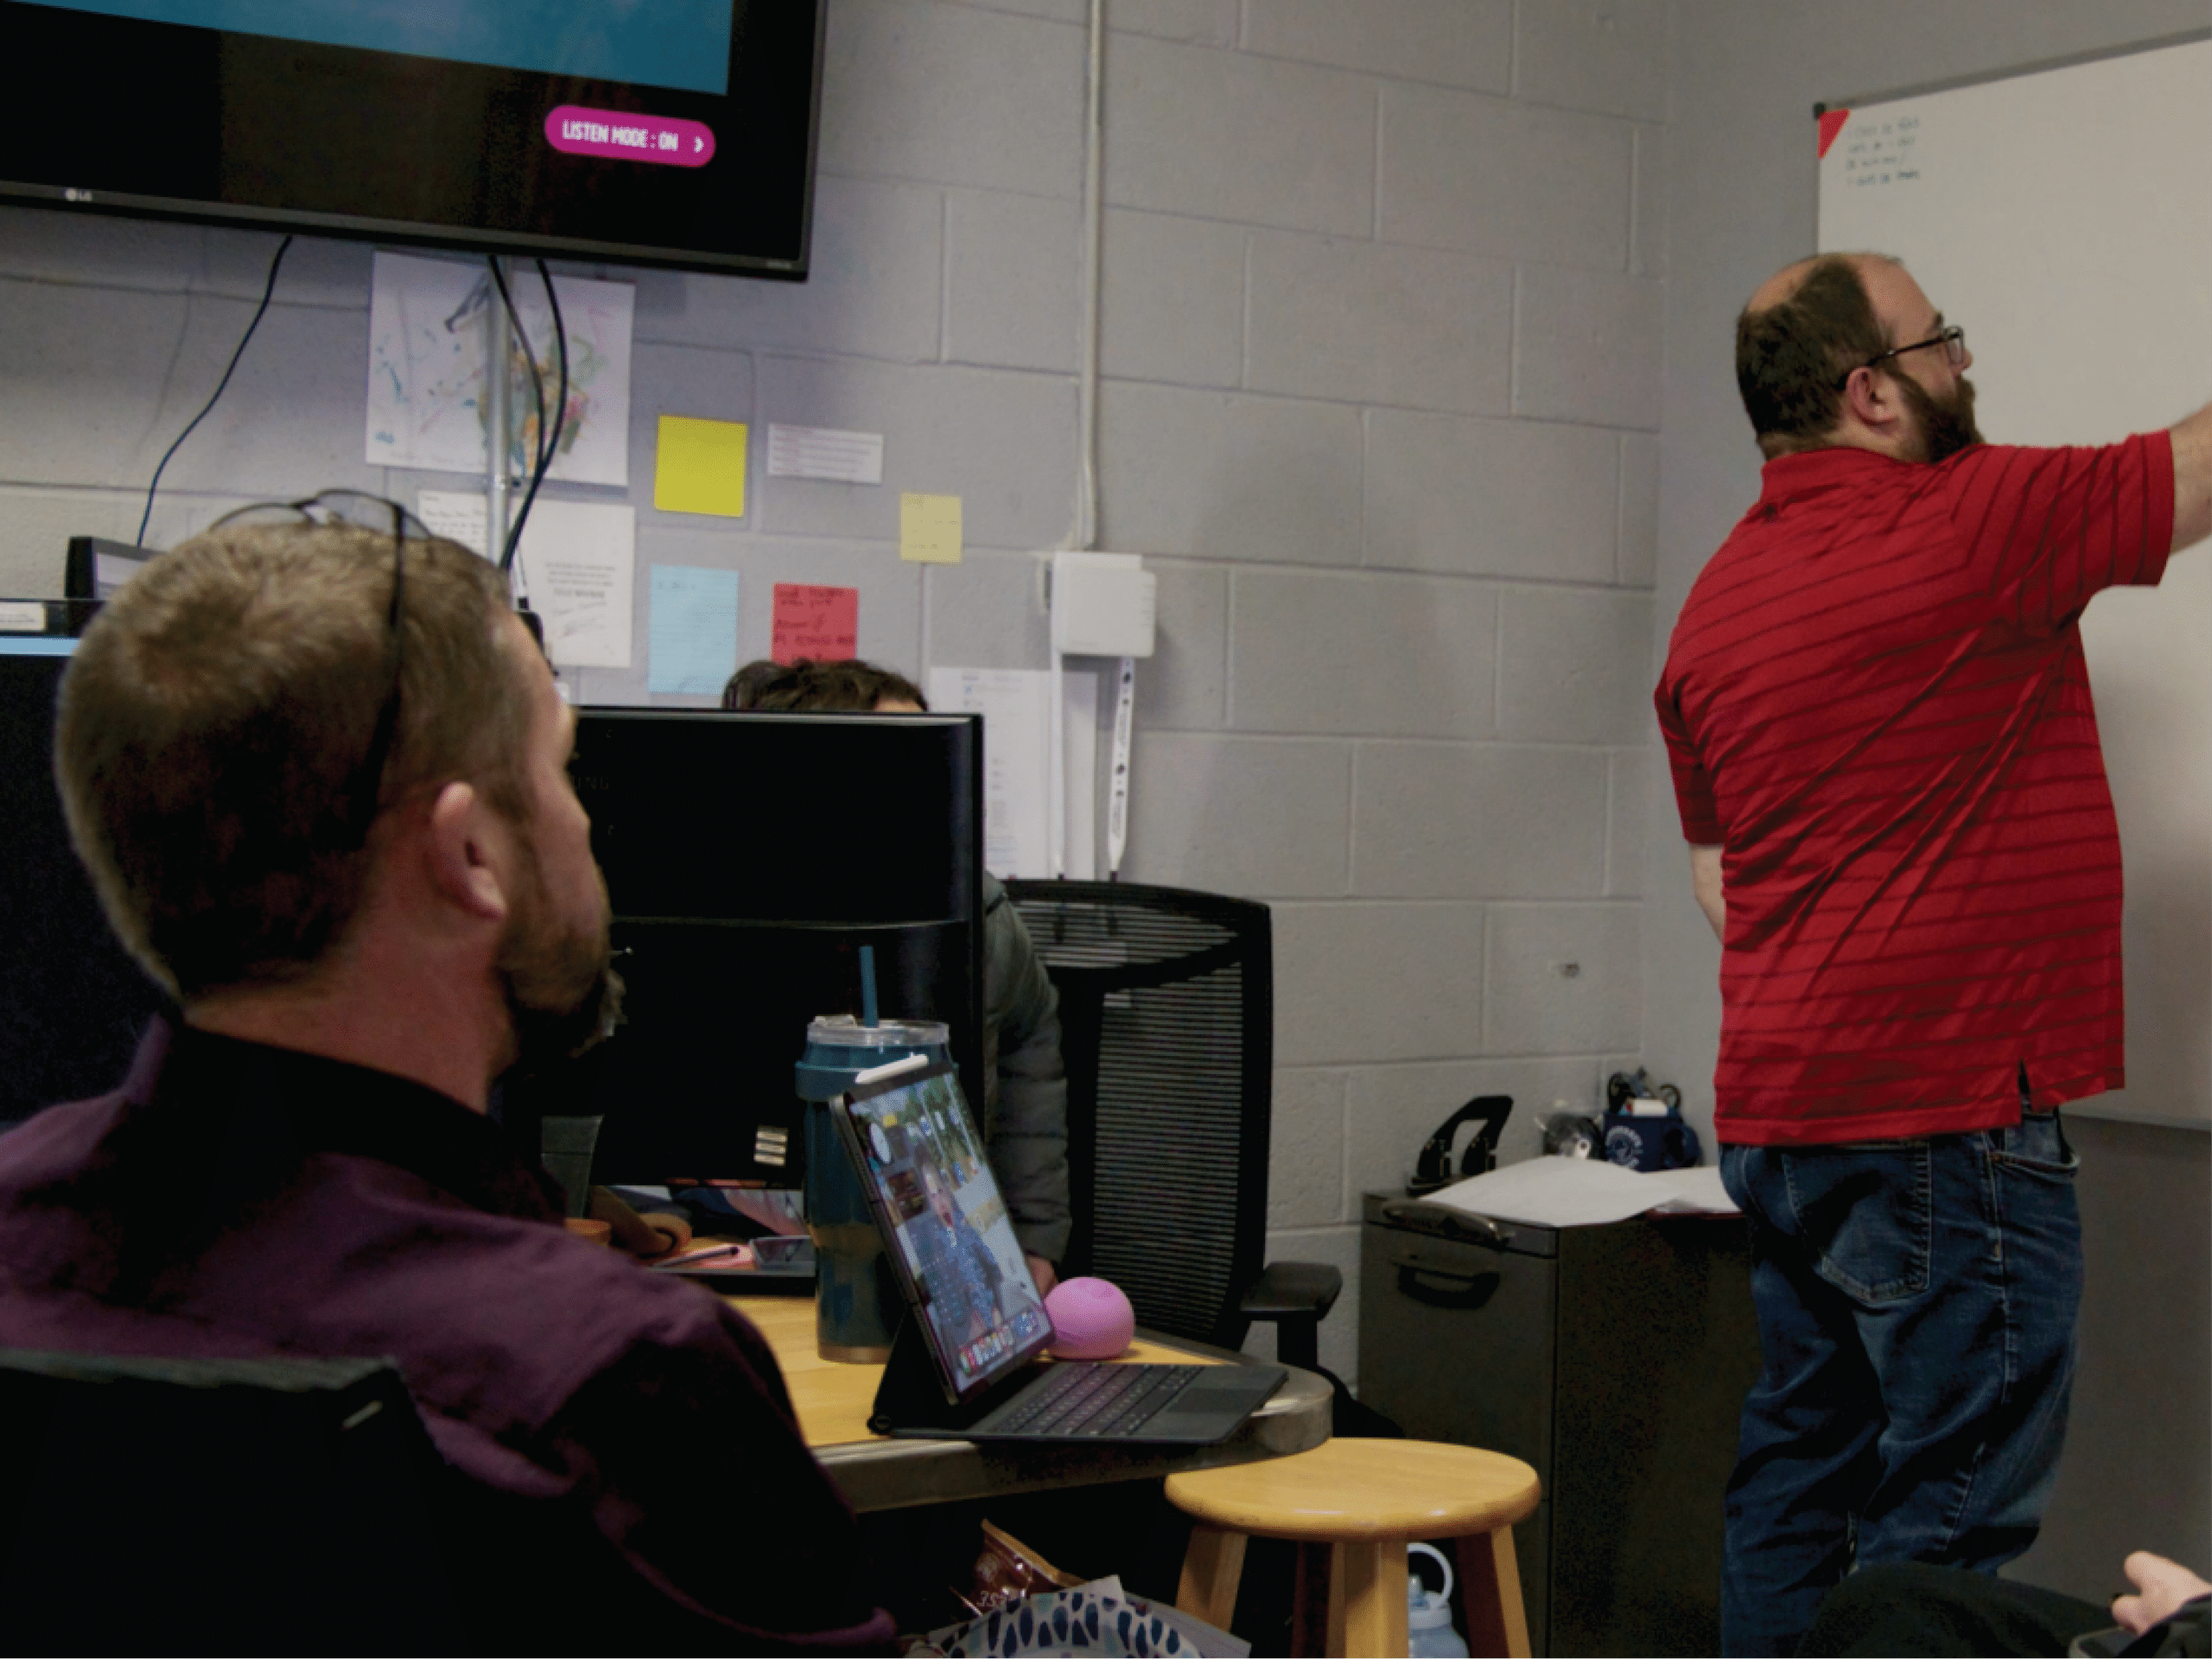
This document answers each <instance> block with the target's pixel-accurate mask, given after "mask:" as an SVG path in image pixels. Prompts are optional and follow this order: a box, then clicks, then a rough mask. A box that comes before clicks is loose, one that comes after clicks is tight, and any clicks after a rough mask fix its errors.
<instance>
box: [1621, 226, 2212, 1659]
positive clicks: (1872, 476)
mask: <svg viewBox="0 0 2212 1659" xmlns="http://www.w3.org/2000/svg"><path fill="white" fill-rule="evenodd" d="M1973 360H1974V359H1973V358H1972V356H1971V355H1970V354H1969V353H1967V349H1966V340H1965V336H1964V333H1963V331H1962V330H1961V329H1959V328H1957V327H1948V326H1946V324H1945V322H1944V320H1943V317H1942V314H1941V313H1940V312H1937V311H1936V309H1935V308H1933V307H1932V306H1931V305H1930V304H1929V301H1928V298H1927V296H1925V295H1924V294H1923V293H1922V292H1921V291H1920V288H1919V286H1918V284H1917V283H1915V282H1914V281H1913V280H1912V278H1911V277H1910V276H1908V275H1907V274H1906V272H1905V271H1904V268H1903V267H1902V266H1901V265H1899V264H1897V263H1896V262H1895V261H1893V260H1889V259H1885V258H1882V257H1878V256H1873V255H1847V256H1832V257H1821V258H1817V259H1808V260H1805V261H1802V262H1800V263H1799V264H1794V265H1791V266H1789V268H1788V269H1787V270H1783V271H1782V272H1780V273H1778V274H1777V276H1775V277H1772V278H1771V279H1770V280H1769V281H1768V282H1767V283H1765V284H1764V285H1763V286H1762V287H1761V288H1760V289H1759V290H1758V292H1757V293H1756V294H1754V295H1753V296H1751V303H1750V304H1749V305H1748V306H1747V307H1746V308H1745V311H1744V314H1743V315H1742V317H1741V318H1740V319H1738V325H1737V337H1736V370H1737V379H1738V385H1739V387H1740V389H1741V391H1742V392H1743V397H1744V403H1745V409H1746V410H1747V411H1748V412H1749V413H1750V415H1751V424H1752V427H1753V429H1754V430H1755V431H1756V432H1757V434H1758V442H1759V448H1760V449H1761V451H1762V453H1764V454H1765V455H1766V457H1767V464H1766V468H1765V473H1764V488H1763V490H1762V493H1761V495H1760V498H1759V500H1758V503H1757V505H1754V506H1753V507H1752V508H1751V512H1749V513H1748V514H1747V515H1745V518H1743V520H1742V521H1741V522H1740V523H1738V525H1737V526H1736V528H1735V530H1734V531H1733V532H1732V534H1731V535H1730V537H1729V538H1728V540H1727V542H1726V544H1725V545H1723V546H1722V548H1721V549H1720V550H1719V552H1718V553H1716V554H1715V555H1714V556H1713V560H1712V562H1711V563H1709V564H1707V567H1706V569H1705V570H1704V572H1703V573H1702V574H1701V575H1700V576H1699V578H1698V581H1697V582H1696V584H1695V585H1694V587H1693V588H1692V589H1691V592H1690V595H1689V598H1688V601H1686V602H1685V604H1684V605H1683V607H1682V613H1681V618H1680V620H1678V621H1677V623H1676V624H1675V633H1674V639H1673V641H1672V644H1671V645H1670V647H1669V652H1668V660H1667V666H1666V671H1665V673H1664V674H1663V676H1662V678H1661V680H1660V683H1659V689H1658V692H1657V695H1656V702H1657V705H1658V711H1659V721H1660V725H1661V728H1662V731H1663V732H1664V734H1665V735H1666V740H1667V747H1668V753H1669V760H1670V763H1671V765H1672V766H1673V771H1674V779H1675V797H1676V801H1677V804H1678V805H1679V807H1680V809H1681V820H1682V829H1683V832H1684V835H1685V836H1687V838H1688V841H1689V842H1690V867H1691V875H1692V880H1693V882H1694V887H1695V889H1696V893H1697V897H1698V901H1699V903H1700V906H1702V907H1703V909H1704V910H1705V912H1706V914H1707V917H1708V918H1710V919H1711V921H1712V923H1713V930H1714V931H1715V932H1717V933H1718V934H1719V936H1720V938H1721V943H1722V951H1721V969H1720V985H1721V1006H1722V1014H1721V1035H1720V1058H1719V1067H1718V1069H1717V1071H1716V1074H1715V1077H1714V1084H1713V1087H1714V1101H1715V1105H1714V1127H1715V1129H1716V1131H1717V1135H1718V1139H1719V1141H1720V1142H1721V1146H1722V1151H1721V1174H1722V1178H1723V1179H1724V1180H1725V1181H1726V1184H1727V1186H1728V1190H1729V1192H1731V1193H1732V1195H1733V1196H1734V1198H1736V1200H1737V1202H1738V1203H1739V1204H1740V1205H1742V1206H1743V1208H1744V1211H1745V1214H1746V1215H1747V1216H1748V1217H1750V1220H1751V1243H1752V1290H1753V1295H1754V1298H1755V1300H1756V1301H1757V1304H1758V1317H1759V1330H1760V1341H1761V1346H1762V1349H1763V1351H1764V1370H1763V1371H1762V1374H1761V1376H1760V1378H1759V1381H1758V1383H1757V1384H1756V1385H1755V1386H1754V1387H1753V1389H1752V1390H1751V1394H1750V1395H1749V1397H1748V1398H1747V1399H1746V1400H1745V1405H1744V1416H1743V1427H1742V1435H1741V1440H1740V1445H1739V1449H1738V1465H1737V1468H1736V1472H1735V1474H1734V1476H1733V1478H1732V1479H1731V1481H1730V1483H1729V1491H1728V1505H1727V1559H1726V1573H1725V1582H1724V1586H1723V1596H1722V1609H1721V1619H1722V1641H1723V1644H1724V1646H1725V1648H1726V1650H1727V1651H1728V1652H1730V1653H1784V1654H1786V1653H1790V1652H1793V1651H1795V1649H1796V1642H1797V1639H1798V1637H1800V1636H1801V1635H1802V1633H1803V1631H1804V1630H1805V1629H1806V1627H1807V1626H1808V1624H1810V1623H1811V1620H1812V1616H1813V1610H1814V1608H1815V1605H1817V1604H1818V1602H1819V1600H1820V1599H1821V1594H1822V1593H1823V1592H1825V1591H1827V1589H1828V1588H1829V1587H1830V1586H1833V1585H1834V1584H1835V1583H1836V1582H1837V1581H1838V1580H1840V1578H1841V1577H1842V1576H1843V1574H1844V1573H1846V1572H1847V1571H1848V1570H1849V1569H1850V1567H1852V1566H1853V1564H1854V1563H1871V1562H1873V1561H1878V1560H1923V1561H1935V1562H1941V1563H1945V1564H1948V1565H1952V1566H1958V1567H1974V1568H1979V1569H1980V1570H1984V1571H1990V1572H1993V1571H1994V1570H1995V1569H1996V1568H1997V1567H1999V1565H2001V1564H2002V1563H2003V1562H2005V1561H2008V1560H2012V1559H2013V1558H2014V1557H2015V1556H2017V1555H2018V1554H2020V1553H2021V1552H2022V1551H2024V1549H2026V1548H2027V1547H2028V1546H2029V1544H2030V1543H2031V1542H2032V1541H2034V1538H2035V1535H2036V1531H2037V1527H2038V1526H2039V1524H2040V1522H2041V1519H2042V1514H2043V1509H2044V1503H2045V1502H2046V1501H2047V1499H2048V1497H2049V1495H2050V1485H2051V1482H2052V1479H2053V1477H2054V1475H2055V1473H2056V1464H2057V1455H2058V1449H2059V1445H2060V1442H2061V1440H2062V1439H2063V1433H2064V1429H2065V1421H2066V1409H2067V1396H2068V1391H2069V1386H2070V1383H2071V1381H2072V1375H2073V1348H2074V1325H2075V1313H2076V1311H2077V1309H2078V1307H2079V1304H2080V1300H2081V1284H2082V1270H2081V1249H2080V1227H2079V1223H2078V1221H2077V1218H2076V1216H2075V1207H2074V1193H2073V1172H2074V1168H2075V1159H2074V1156H2073V1154H2072V1153H2071V1152H2070V1151H2069V1148H2068V1147H2067V1145H2066V1141H2065V1137H2064V1135H2063V1133H2062V1131H2061V1129H2060V1127H2059V1122H2058V1110H2057V1109H2058V1106H2059V1103H2061V1102H2063V1101H2069V1100H2078V1099H2082V1098H2083V1097H2085V1096H2091V1095H2094V1094H2097V1093H2099V1092H2101V1091H2102V1090H2106V1089H2108V1088H2113V1087H2117V1086H2118V1085H2119V1084H2120V1081H2121V1007H2120V842H2119V836H2118V832H2117V829H2116V827H2115V824H2114V822H2113V810H2112V797H2111V792H2110V791H2109V790H2108V789H2107V785H2106V782H2105V774H2104V762H2103V758H2102V756H2101V753H2100V751H2099V749H2098V745H2097V728H2096V720H2095V715H2094V711H2093V709H2092V708H2091V705H2090V700H2089V683H2088V671H2087V670H2086V668H2085V666H2084V664H2083V660H2082V643H2081V637H2080V632H2079V629H2078V626H2077V623H2078V620H2079V619H2080V616H2081V613H2082V607H2084V606H2085V605H2086V604H2088V601H2089V600H2090V598H2091V597H2092V596H2093V595H2094V594H2096V593H2097V592H2098V591H2099V590H2100V589H2101V588H2107V587H2113V586H2116V585H2120V584H2123V583H2151V582H2157V581H2158V578H2159V575H2161V574H2162V573H2163V571H2164V568H2165V562H2166V556H2167V554H2168V553H2169V552H2170V551H2171V550H2173V549H2176V548H2179V547H2183V546H2185V545H2187V544H2189V543H2191V542H2194V541H2196V540H2198V539H2199V538H2201V537H2203V536H2204V535H2205V534H2206V533H2207V532H2208V531H2212V407H2208V408H2207V409H2205V410H2199V411H2198V412H2197V413H2196V415H2193V416H2190V417H2189V418H2188V419H2187V420H2184V421H2183V422H2182V423H2180V424H2179V425H2177V426H2176V427H2174V428H2173V429H2171V432H2153V433H2151V434H2148V435H2143V436H2139V437H2133V438H2130V439H2128V440H2127V441H2126V442H2122V443H2119V444H2115V445H2113V446H2112V447H2111V448H2102V449H2023V448H2003V447H1999V446H1997V445H1993V444H1985V443H1983V442H1981V438H1980V433H1979V432H1978V431H1977V430H1976V429H1975V427H1974V388H1973V387H1972V385H1970V384H1968V382H1967V379H1966V378H1965V370H1966V369H1967V367H1968V366H1969V365H1971V363H1972V362H1973Z"/></svg>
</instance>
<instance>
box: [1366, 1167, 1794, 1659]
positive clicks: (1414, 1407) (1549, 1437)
mask: <svg viewBox="0 0 2212 1659" xmlns="http://www.w3.org/2000/svg"><path fill="white" fill-rule="evenodd" d="M1758 1363H1759V1352H1758V1328H1757V1325H1755V1323H1754V1321H1753V1317H1752V1313H1751V1276H1750V1270H1749V1263H1748V1257H1747V1255H1746V1249H1745V1228H1744V1221H1743V1218H1742V1217H1737V1216H1731V1217H1694V1216H1682V1217H1661V1218H1655V1217H1638V1218H1637V1219H1636V1220H1633V1221H1624V1222H1619V1223H1616V1224H1611V1225H1609V1226H1602V1227H1566V1228H1551V1227H1533V1226H1527V1225H1524V1224H1521V1223H1519V1222H1509V1223H1503V1224H1492V1223H1491V1222H1488V1221H1485V1220H1484V1219H1483V1218H1482V1217H1474V1216H1468V1215H1465V1214H1463V1213H1461V1212H1459V1211H1453V1210H1449V1209H1446V1208H1445V1207H1443V1206H1442V1205H1433V1204H1422V1203H1418V1202H1415V1201H1413V1200H1410V1199H1407V1198H1402V1197H1399V1196H1397V1195H1395V1194H1387V1193H1379V1192H1370V1193H1369V1194H1367V1196H1366V1200H1365V1207H1364V1212H1363V1226H1362V1228H1361V1230H1360V1292H1359V1383H1360V1386H1359V1395H1360V1398H1361V1399H1362V1400H1363V1401H1364V1402H1366V1403H1367V1404H1369V1405H1370V1406H1372V1407H1374V1408H1376V1410H1377V1411H1380V1412H1382V1413H1383V1414H1384V1415H1386V1416H1388V1417H1390V1418H1393V1419H1395V1421H1397V1422H1398V1423H1399V1424H1401V1425H1402V1427H1404V1429H1405V1431H1406V1433H1408V1434H1409V1435H1412V1436H1414V1438H1416V1439H1419V1440H1445V1441H1449V1442H1452V1443H1455V1444H1458V1445H1461V1446H1484V1447H1487V1448H1488V1449H1490V1450H1491V1451H1494V1452H1507V1453H1510V1455H1512V1456H1514V1457H1516V1458H1520V1459H1523V1460H1524V1461H1526V1462H1528V1463H1530V1464H1532V1465H1535V1470H1536V1472H1537V1473H1538V1474H1539V1475H1540V1476H1541V1477H1542V1478H1543V1488H1544V1497H1543V1501H1542V1503H1541V1504H1540V1505H1539V1507H1538V1509H1537V1510H1536V1513H1535V1516H1534V1517H1532V1518H1531V1519H1530V1520H1529V1521H1526V1522H1522V1524H1521V1525H1520V1526H1518V1527H1516V1528H1515V1529H1514V1542H1515V1545H1516V1549H1517V1552H1518V1554H1519V1556H1520V1566H1521V1588H1522V1597H1523V1599H1525V1601H1526V1603H1527V1605H1528V1610H1529V1639H1530V1642H1531V1643H1532V1645H1533V1647H1534V1649H1535V1651H1536V1652H1537V1653H1539V1654H1555V1655H1561V1656H1569V1655H1592V1654H1624V1653H1635V1654H1709V1653H1717V1652H1719V1585H1720V1519H1721V1503H1722V1499H1723V1495H1724V1492H1725V1491H1726V1484H1727V1479H1728V1473H1729V1471H1730V1469H1731V1468H1732V1466H1733V1465H1734V1462H1735V1448H1736V1420H1737V1414H1738V1409H1739V1408H1741V1406H1742V1404H1743V1399H1744V1394H1745V1389H1748V1388H1749V1387H1750V1386H1751V1382H1752V1380H1753V1378H1754V1377H1755V1376H1757V1375H1758Z"/></svg>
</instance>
